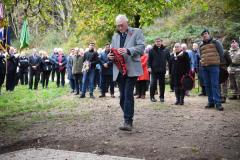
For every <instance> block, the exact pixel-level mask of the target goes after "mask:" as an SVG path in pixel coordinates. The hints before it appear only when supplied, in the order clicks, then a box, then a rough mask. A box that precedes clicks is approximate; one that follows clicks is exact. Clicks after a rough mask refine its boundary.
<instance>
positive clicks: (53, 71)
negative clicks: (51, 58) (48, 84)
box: [51, 68, 56, 82]
mask: <svg viewBox="0 0 240 160" xmlns="http://www.w3.org/2000/svg"><path fill="white" fill-rule="evenodd" d="M55 73H56V69H55V68H53V69H52V75H51V77H52V82H54V77H55Z"/></svg>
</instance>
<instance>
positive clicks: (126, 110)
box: [117, 73, 137, 124]
mask: <svg viewBox="0 0 240 160" xmlns="http://www.w3.org/2000/svg"><path fill="white" fill-rule="evenodd" d="M136 81H137V77H128V76H125V77H123V75H122V74H121V73H119V75H118V78H117V82H118V86H119V90H120V106H121V108H122V111H123V114H124V122H125V123H130V124H131V123H132V122H133V115H134V97H133V90H134V86H135V83H136Z"/></svg>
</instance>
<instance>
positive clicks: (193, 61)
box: [187, 50, 197, 70]
mask: <svg viewBox="0 0 240 160" xmlns="http://www.w3.org/2000/svg"><path fill="white" fill-rule="evenodd" d="M187 53H188V56H189V58H190V67H191V70H194V69H195V68H197V64H196V62H197V55H196V54H197V53H196V52H195V51H193V50H187Z"/></svg>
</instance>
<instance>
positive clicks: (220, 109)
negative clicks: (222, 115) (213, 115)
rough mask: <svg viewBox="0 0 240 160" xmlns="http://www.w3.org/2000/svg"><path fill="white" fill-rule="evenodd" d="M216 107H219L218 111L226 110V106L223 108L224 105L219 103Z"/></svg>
mask: <svg viewBox="0 0 240 160" xmlns="http://www.w3.org/2000/svg"><path fill="white" fill-rule="evenodd" d="M216 109H217V110H218V111H223V110H224V108H223V106H222V105H221V104H217V105H216Z"/></svg>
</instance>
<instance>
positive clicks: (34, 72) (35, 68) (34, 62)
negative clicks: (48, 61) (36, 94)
mask: <svg viewBox="0 0 240 160" xmlns="http://www.w3.org/2000/svg"><path fill="white" fill-rule="evenodd" d="M41 61H42V60H41V57H40V56H39V55H38V51H37V50H36V49H35V48H34V49H33V51H32V55H31V56H30V57H29V59H28V62H29V75H30V79H29V89H30V90H32V87H33V78H35V80H34V89H35V90H37V89H38V82H39V80H40V65H41Z"/></svg>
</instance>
